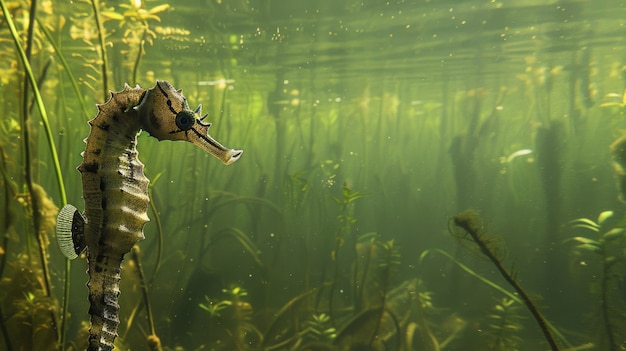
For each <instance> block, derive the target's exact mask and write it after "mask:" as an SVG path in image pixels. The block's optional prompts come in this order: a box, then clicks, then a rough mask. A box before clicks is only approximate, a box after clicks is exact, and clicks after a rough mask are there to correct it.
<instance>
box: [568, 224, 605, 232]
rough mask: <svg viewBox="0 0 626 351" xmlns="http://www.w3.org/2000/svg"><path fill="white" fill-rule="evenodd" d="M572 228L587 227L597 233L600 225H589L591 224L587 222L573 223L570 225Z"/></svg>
mask: <svg viewBox="0 0 626 351" xmlns="http://www.w3.org/2000/svg"><path fill="white" fill-rule="evenodd" d="M572 228H583V229H588V230H591V231H592V232H596V233H598V232H599V231H600V229H599V228H600V227H597V226H591V225H589V224H574V225H573V226H572Z"/></svg>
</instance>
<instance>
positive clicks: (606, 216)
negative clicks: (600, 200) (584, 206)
mask: <svg viewBox="0 0 626 351" xmlns="http://www.w3.org/2000/svg"><path fill="white" fill-rule="evenodd" d="M611 216H613V211H603V212H602V213H600V215H599V216H598V224H602V222H604V221H606V220H607V219H609V218H611Z"/></svg>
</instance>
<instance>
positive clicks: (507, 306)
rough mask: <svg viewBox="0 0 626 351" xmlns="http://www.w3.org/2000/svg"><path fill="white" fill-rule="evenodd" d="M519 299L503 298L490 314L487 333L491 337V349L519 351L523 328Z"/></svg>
mask: <svg viewBox="0 0 626 351" xmlns="http://www.w3.org/2000/svg"><path fill="white" fill-rule="evenodd" d="M519 310H520V306H519V305H518V303H517V301H515V300H513V299H508V298H506V297H504V298H502V300H500V301H499V302H498V303H497V304H496V305H495V306H493V308H492V310H491V313H490V314H489V316H488V322H487V323H488V326H489V328H488V329H486V334H487V337H488V339H489V344H490V345H489V350H493V351H517V350H518V344H519V343H520V341H522V338H521V336H520V335H519V332H520V331H521V330H522V329H523V326H522V323H521V319H522V316H521V314H520V311H519Z"/></svg>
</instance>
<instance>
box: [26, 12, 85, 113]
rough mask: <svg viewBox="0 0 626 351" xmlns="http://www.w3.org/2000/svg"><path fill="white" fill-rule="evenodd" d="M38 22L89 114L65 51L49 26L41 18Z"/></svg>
mask: <svg viewBox="0 0 626 351" xmlns="http://www.w3.org/2000/svg"><path fill="white" fill-rule="evenodd" d="M37 24H38V25H39V30H41V31H42V32H43V34H44V35H45V36H46V39H48V43H49V44H50V45H52V47H53V48H54V53H55V55H56V56H57V57H58V59H59V62H60V63H61V66H63V70H64V71H65V72H66V73H67V76H68V77H69V78H70V83H71V84H72V89H73V90H74V93H75V94H76V98H77V99H78V103H79V104H80V107H81V109H82V110H83V114H84V115H85V116H89V115H90V113H89V112H88V111H87V106H86V105H85V99H83V95H82V94H81V93H80V88H79V87H78V81H77V80H76V77H74V73H73V72H72V69H71V68H70V65H69V64H68V63H67V60H66V59H65V56H64V55H63V52H61V49H60V48H59V47H58V46H57V44H56V43H55V42H54V38H52V33H50V31H49V30H48V28H46V27H45V26H44V25H43V23H41V22H40V21H39V20H37Z"/></svg>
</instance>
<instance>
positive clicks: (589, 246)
mask: <svg viewBox="0 0 626 351" xmlns="http://www.w3.org/2000/svg"><path fill="white" fill-rule="evenodd" d="M576 247H577V248H578V249H579V250H583V251H591V252H595V253H600V252H601V251H602V250H601V248H600V246H596V245H593V244H582V245H578V246H576Z"/></svg>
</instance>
